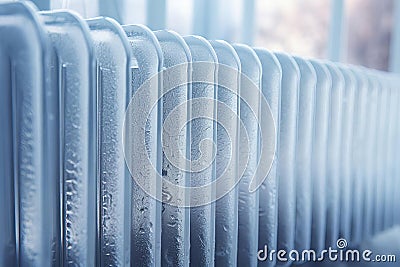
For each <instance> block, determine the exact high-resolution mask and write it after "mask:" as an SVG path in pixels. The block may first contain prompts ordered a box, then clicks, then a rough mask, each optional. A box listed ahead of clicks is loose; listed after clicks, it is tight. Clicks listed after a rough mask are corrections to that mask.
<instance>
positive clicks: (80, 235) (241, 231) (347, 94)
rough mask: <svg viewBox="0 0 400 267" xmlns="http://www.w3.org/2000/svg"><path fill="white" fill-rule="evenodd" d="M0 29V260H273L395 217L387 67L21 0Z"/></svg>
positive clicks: (380, 226) (394, 117) (352, 241)
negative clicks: (272, 254)
mask: <svg viewBox="0 0 400 267" xmlns="http://www.w3.org/2000/svg"><path fill="white" fill-rule="evenodd" d="M0 36H2V37H1V40H0V84H1V89H0V122H1V125H3V126H4V128H3V130H2V131H1V133H0V137H1V138H0V173H1V179H0V190H1V193H0V198H1V200H0V229H1V230H0V265H2V266H50V265H52V266H66V265H68V266H69V265H71V266H94V265H96V266H97V265H99V266H128V265H130V266H188V265H192V266H214V265H215V266H275V265H290V264H291V263H292V262H291V261H290V260H289V261H288V262H277V261H276V259H267V260H266V261H260V260H259V250H262V249H263V248H264V247H266V246H267V247H268V249H269V250H275V251H277V250H285V251H291V250H298V251H302V250H309V249H313V250H315V251H316V252H317V253H321V251H323V250H324V249H326V248H328V247H333V248H337V247H338V248H341V249H344V248H345V247H347V246H348V247H350V246H352V247H356V246H357V245H358V244H360V243H361V242H362V241H363V240H366V239H367V238H369V237H372V236H374V235H376V234H378V233H380V232H382V231H384V230H386V229H389V228H391V227H392V226H394V225H396V224H399V223H400V216H399V214H400V213H399V211H398V205H399V204H400V198H399V194H398V192H397V191H398V189H399V188H400V173H399V172H400V164H398V162H399V159H400V149H399V147H400V139H399V138H398V137H399V136H400V116H399V114H400V110H399V107H400V91H399V90H398V89H399V88H398V84H399V82H400V80H399V77H398V76H396V75H394V74H391V73H385V72H380V71H376V70H371V69H366V68H363V67H358V66H351V65H344V64H341V63H334V62H328V61H324V60H314V59H305V58H301V57H297V56H290V55H288V54H285V53H273V52H270V51H268V50H265V49H262V48H254V49H253V48H250V47H249V46H246V45H240V44H233V45H231V44H229V43H227V42H225V41H207V40H206V39H204V38H202V37H199V36H186V37H181V36H180V35H178V34H177V33H174V32H172V31H167V30H162V31H156V32H152V31H151V30H149V29H148V28H147V27H145V26H142V25H122V26H121V25H119V24H118V23H117V22H116V21H114V20H113V19H110V18H103V17H102V18H94V19H89V20H86V21H85V20H83V19H82V18H81V17H80V16H79V15H77V14H75V13H72V12H69V11H50V12H38V11H37V10H36V8H35V7H33V6H32V5H31V4H28V3H26V2H14V3H6V4H1V5H0ZM339 241H340V242H339ZM347 242H348V244H347Z"/></svg>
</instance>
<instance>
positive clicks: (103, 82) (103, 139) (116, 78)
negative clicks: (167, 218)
mask: <svg viewBox="0 0 400 267" xmlns="http://www.w3.org/2000/svg"><path fill="white" fill-rule="evenodd" d="M87 23H88V25H89V28H90V34H91V37H92V40H93V44H94V48H95V56H96V64H97V68H96V70H97V75H96V76H97V94H98V98H97V99H98V100H97V104H98V112H97V114H98V141H99V142H98V150H97V157H98V167H97V168H98V169H97V170H98V176H97V177H98V179H99V180H98V181H97V183H98V185H97V188H98V190H99V192H98V195H99V199H98V207H97V208H98V227H99V229H98V234H99V236H100V239H99V241H98V242H99V254H98V257H99V260H100V262H101V263H102V264H103V265H106V266H121V265H129V264H130V244H131V239H130V238H129V237H130V226H131V217H130V207H131V205H130V204H131V179H130V175H129V172H128V170H127V168H126V166H125V159H124V153H123V140H122V136H123V135H122V131H123V129H124V128H123V122H124V115H125V109H126V107H127V103H128V100H129V96H130V93H129V84H128V82H127V81H129V78H130V72H129V64H130V46H129V43H128V41H127V39H126V37H125V33H124V32H123V30H122V28H121V26H120V25H119V24H118V23H117V22H116V21H114V20H112V19H106V18H98V19H91V20H88V21H87Z"/></svg>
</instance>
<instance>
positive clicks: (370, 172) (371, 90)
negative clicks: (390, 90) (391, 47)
mask: <svg viewBox="0 0 400 267" xmlns="http://www.w3.org/2000/svg"><path fill="white" fill-rule="evenodd" d="M364 71H365V73H366V74H367V75H368V76H367V79H368V101H367V115H366V116H367V118H368V119H367V122H366V123H367V127H368V129H367V131H366V135H367V137H366V146H365V148H366V151H365V153H366V161H365V162H366V168H367V173H366V177H365V182H364V183H363V184H364V190H365V192H364V194H365V196H366V198H365V200H364V207H363V210H364V219H363V221H364V225H365V227H364V228H363V239H364V240H365V239H367V238H369V237H370V236H371V235H372V234H373V221H374V212H375V211H374V203H375V197H376V194H375V188H376V182H378V180H377V179H376V178H377V168H376V167H377V166H376V164H375V163H376V153H377V132H378V128H377V125H378V119H379V118H378V101H377V100H378V84H377V77H376V76H375V75H374V73H372V72H369V71H368V70H367V69H364Z"/></svg>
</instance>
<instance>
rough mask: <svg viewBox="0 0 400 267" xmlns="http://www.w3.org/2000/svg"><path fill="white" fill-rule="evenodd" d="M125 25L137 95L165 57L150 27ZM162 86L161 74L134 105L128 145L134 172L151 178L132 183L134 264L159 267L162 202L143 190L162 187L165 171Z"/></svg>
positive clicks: (133, 89)
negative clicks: (159, 178)
mask: <svg viewBox="0 0 400 267" xmlns="http://www.w3.org/2000/svg"><path fill="white" fill-rule="evenodd" d="M123 28H124V30H125V32H126V34H127V36H128V39H129V42H130V45H131V52H132V60H131V62H130V71H131V80H130V81H129V83H130V86H131V92H130V93H131V94H132V95H134V96H135V95H136V93H138V90H139V89H140V88H141V87H142V86H143V85H144V84H145V82H146V81H148V80H149V79H151V78H152V77H154V76H155V75H156V74H158V73H159V72H160V71H161V69H162V66H163V56H162V51H161V47H160V44H159V43H158V41H157V38H156V36H155V35H154V33H153V32H152V31H150V29H148V28H147V27H145V26H141V25H126V26H123ZM161 85H162V81H161V76H160V77H157V78H156V79H152V86H154V87H152V88H155V90H146V91H145V92H144V94H143V95H142V97H141V99H140V106H134V107H133V110H132V112H133V114H132V118H131V119H132V123H131V124H132V125H131V126H130V127H131V128H129V129H130V131H131V132H132V136H133V141H134V142H132V144H127V146H129V147H130V148H131V152H132V153H131V155H130V156H131V158H129V162H130V163H128V166H129V167H130V170H131V175H132V176H135V175H137V174H138V173H142V174H144V177H143V178H144V179H145V180H147V182H146V183H145V184H143V185H144V186H146V188H142V187H139V185H138V184H137V183H136V182H134V183H133V184H132V200H131V202H132V203H131V205H132V211H131V212H132V229H131V235H132V237H131V242H132V243H131V261H132V263H133V264H134V263H138V262H140V263H141V264H144V265H155V266H160V264H161V262H160V261H161V203H160V202H157V201H156V200H155V199H153V198H151V197H150V196H149V195H148V194H147V193H146V192H145V191H144V190H143V189H146V190H151V188H153V187H155V188H161V182H158V181H157V178H156V175H157V173H161V172H162V171H161V168H162V167H161V164H162V148H161V135H160V134H158V131H159V129H160V128H159V125H161V123H162V121H161V119H162V103H160V102H154V100H157V99H158V98H159V97H161ZM131 104H132V103H131ZM153 104H155V107H154V109H155V111H154V112H152V113H151V114H150V116H149V117H148V118H144V116H145V115H144V113H143V112H141V110H140V109H143V110H151V109H152V106H153ZM141 120H144V121H146V120H147V124H146V126H145V127H144V128H145V133H144V136H142V135H143V128H142V126H141V125H139V124H138V123H136V122H137V121H141ZM140 136H142V137H143V138H144V139H145V140H146V147H147V155H146V156H147V157H149V159H150V162H151V164H152V165H153V166H155V168H156V171H157V173H155V172H154V171H152V170H153V168H154V167H153V166H151V164H149V163H148V161H146V160H145V159H141V157H142V156H141V153H140V151H139V145H138V143H139V142H144V140H140V138H139V137H140ZM143 185H142V186H143ZM156 194H157V196H159V197H160V196H161V189H158V190H157V192H156Z"/></svg>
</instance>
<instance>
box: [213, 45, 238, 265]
mask: <svg viewBox="0 0 400 267" xmlns="http://www.w3.org/2000/svg"><path fill="white" fill-rule="evenodd" d="M211 45H212V46H213V48H214V50H215V53H216V55H217V57H218V62H219V70H218V78H217V80H218V84H226V85H229V88H230V89H231V90H232V91H233V92H235V93H236V94H234V93H233V92H231V91H229V90H227V88H224V87H223V86H218V88H217V99H218V101H220V102H222V103H224V104H225V105H227V106H228V107H229V108H230V109H231V110H232V111H233V112H234V113H235V114H239V109H238V96H237V94H238V93H239V87H240V75H239V73H240V69H241V66H240V60H239V57H238V55H237V53H236V52H235V50H234V49H233V47H232V46H231V45H229V44H228V43H226V42H224V41H211ZM222 66H224V67H222ZM222 116H223V115H222V114H221V113H220V112H219V108H218V107H217V122H220V121H221V120H223V119H226V118H224V117H222ZM226 127H227V128H228V129H231V130H230V131H229V133H228V134H229V136H230V142H228V140H227V138H228V136H227V133H226V132H225V131H226V130H227V129H226V128H223V126H221V125H219V124H218V125H217V150H218V151H217V155H216V177H217V178H219V177H221V175H223V173H224V172H225V173H226V174H227V176H228V177H230V180H229V181H227V183H228V184H232V183H234V182H235V179H234V178H235V177H237V176H238V175H239V173H238V149H237V146H238V141H239V140H238V118H236V119H231V120H230V121H229V125H226ZM235 147H236V148H235ZM227 155H230V158H228V157H227ZM229 161H231V162H233V163H232V165H230V164H229ZM230 166H232V167H230ZM237 246H238V189H237V187H234V188H233V189H232V191H231V192H229V193H228V194H226V195H225V196H224V197H222V198H221V199H218V200H217V201H216V208H215V265H216V266H236V264H237Z"/></svg>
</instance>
